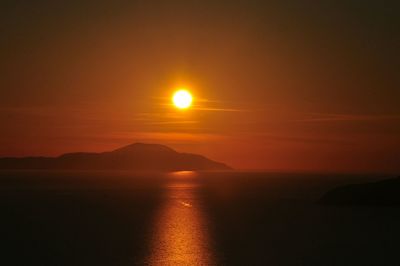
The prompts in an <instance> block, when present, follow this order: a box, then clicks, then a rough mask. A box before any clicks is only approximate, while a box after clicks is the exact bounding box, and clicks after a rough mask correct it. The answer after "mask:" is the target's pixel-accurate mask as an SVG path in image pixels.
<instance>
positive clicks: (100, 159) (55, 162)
mask: <svg viewBox="0 0 400 266" xmlns="http://www.w3.org/2000/svg"><path fill="white" fill-rule="evenodd" d="M0 169H65V170H138V171H181V170H230V169H231V168H230V167H229V166H227V165H225V164H223V163H219V162H215V161H212V160H210V159H207V158H206V157H204V156H202V155H197V154H191V153H180V152H177V151H175V150H173V149H171V148H169V147H167V146H164V145H160V144H144V143H135V144H131V145H128V146H125V147H122V148H119V149H116V150H114V151H109V152H102V153H89V152H76V153H66V154H63V155H61V156H59V157H23V158H0Z"/></svg>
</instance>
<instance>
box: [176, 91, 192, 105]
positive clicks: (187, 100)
mask: <svg viewBox="0 0 400 266" xmlns="http://www.w3.org/2000/svg"><path fill="white" fill-rule="evenodd" d="M192 101H193V98H192V95H191V94H190V92H188V91H187V90H178V91H176V92H175V93H174V96H173V97H172V102H173V103H174V105H175V106H176V107H178V108H180V109H185V108H188V107H189V106H190V105H191V104H192Z"/></svg>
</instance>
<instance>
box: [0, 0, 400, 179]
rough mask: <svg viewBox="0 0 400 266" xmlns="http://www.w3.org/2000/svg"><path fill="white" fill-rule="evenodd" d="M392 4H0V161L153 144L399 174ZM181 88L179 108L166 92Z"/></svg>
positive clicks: (250, 159) (256, 160)
mask: <svg viewBox="0 0 400 266" xmlns="http://www.w3.org/2000/svg"><path fill="white" fill-rule="evenodd" d="M398 10H399V7H398V3H397V1H363V2H360V1H356V0H346V1H345V0H340V1H323V2H318V3H311V2H307V1H291V2H282V1H257V0H252V1H211V0H210V1H168V3H167V2H163V1H151V2H145V1H124V0H117V1H107V0H98V1H90V0H88V1H77V0H72V1H55V2H54V1H50V0H40V1H6V2H4V3H3V4H1V11H0V14H1V16H0V22H1V25H2V26H1V29H0V31H1V33H2V34H1V35H0V40H1V42H0V55H1V56H2V60H1V62H0V69H1V70H2V76H1V78H0V88H1V89H0V122H1V130H0V156H28V155H43V156H49V155H52V156H55V155H58V154H62V153H68V152H74V151H92V152H100V151H105V150H111V149H113V148H115V147H118V146H123V145H125V144H128V143H131V142H151V143H161V144H165V145H168V146H170V147H172V148H174V149H176V150H180V151H187V152H193V153H198V154H202V155H204V156H207V157H209V158H212V159H214V160H217V161H223V162H226V163H227V164H230V165H233V166H235V167H236V168H247V169H253V168H257V169H265V168H267V169H288V170H289V169H300V170H301V169H302V170H310V171H363V172H379V171H382V172H396V171H398V172H400V163H399V160H398V158H400V105H399V104H398V99H400V90H399V86H400V76H399V75H398V62H399V52H398V42H399V39H398V36H399V34H398V29H399V28H400V19H399V16H398ZM182 87H184V88H186V89H188V90H189V91H190V92H191V93H192V95H193V104H192V106H191V107H190V108H187V109H186V110H180V109H177V108H176V107H175V106H173V105H172V103H171V97H172V94H173V93H174V91H175V90H177V89H179V88H182Z"/></svg>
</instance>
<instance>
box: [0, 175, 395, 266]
mask: <svg viewBox="0 0 400 266" xmlns="http://www.w3.org/2000/svg"><path fill="white" fill-rule="evenodd" d="M382 177H384V176H381V178H382ZM386 177H387V176H386ZM376 179H378V177H374V176H338V175H304V174H273V173H244V172H242V173H193V172H178V173H170V174H165V175H164V174H163V175H162V174H131V173H115V172H114V173H111V172H108V173H99V172H97V173H93V172H91V173H84V172H79V173H76V172H58V173H57V172H0V210H1V213H0V233H1V235H0V239H1V240H0V241H1V248H0V254H1V255H0V265H43V266H45V265H51V266H56V265H77V266H80V265H82V266H83V265H85V266H88V265H99V266H100V265H400V252H399V247H400V244H399V243H400V209H398V208H391V207H366V206H347V207H346V206H340V207H337V206H336V207H335V206H322V205H318V204H316V201H317V200H318V198H319V197H320V196H321V195H322V194H323V193H325V192H326V191H328V190H329V189H331V188H333V187H335V186H338V185H342V184H347V183H358V182H367V181H371V180H376Z"/></svg>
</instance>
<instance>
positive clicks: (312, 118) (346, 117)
mask: <svg viewBox="0 0 400 266" xmlns="http://www.w3.org/2000/svg"><path fill="white" fill-rule="evenodd" d="M308 116H309V117H307V118H303V119H297V120H296V121H298V122H331V121H332V122H334V121H339V122H340V121H344V122H346V121H387V120H399V119H400V115H385V114H383V115H354V114H323V113H310V114H309V115H308Z"/></svg>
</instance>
